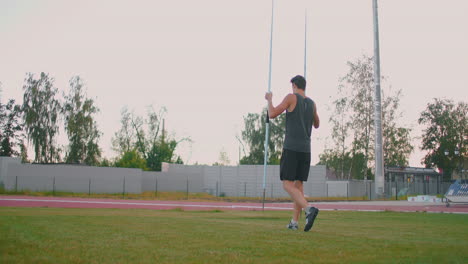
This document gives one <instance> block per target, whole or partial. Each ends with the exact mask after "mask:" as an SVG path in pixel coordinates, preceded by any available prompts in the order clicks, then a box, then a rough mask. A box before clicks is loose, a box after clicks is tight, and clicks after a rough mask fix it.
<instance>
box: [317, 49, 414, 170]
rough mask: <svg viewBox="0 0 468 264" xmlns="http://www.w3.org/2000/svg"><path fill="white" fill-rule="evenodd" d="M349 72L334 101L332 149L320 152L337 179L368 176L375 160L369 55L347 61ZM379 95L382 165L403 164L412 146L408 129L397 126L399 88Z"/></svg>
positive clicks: (323, 161)
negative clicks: (380, 98) (380, 103)
mask: <svg viewBox="0 0 468 264" xmlns="http://www.w3.org/2000/svg"><path fill="white" fill-rule="evenodd" d="M348 66H349V72H348V73H347V74H346V76H344V77H343V78H341V80H340V85H339V94H338V97H337V99H335V100H334V101H333V105H334V112H333V114H332V116H331V117H330V123H331V124H332V134H331V136H332V141H333V146H332V148H326V149H325V151H324V153H323V154H321V155H320V156H319V157H320V164H324V165H327V166H328V167H330V168H332V169H333V170H334V171H335V173H336V174H337V177H338V178H341V179H344V178H355V179H361V178H364V179H369V178H372V177H373V175H372V173H371V170H370V168H371V167H372V165H373V162H374V138H375V129H374V101H373V94H374V79H373V60H372V57H368V56H363V57H362V58H360V59H358V60H356V61H354V62H348ZM387 90H388V91H389V90H390V89H383V92H382V94H383V96H382V133H383V150H384V162H385V165H390V166H405V165H407V164H408V159H409V155H410V153H411V152H412V151H413V147H412V145H411V144H410V142H411V138H410V131H411V130H410V129H409V128H404V127H399V126H398V125H397V119H398V118H399V117H400V116H401V114H400V112H399V111H398V106H399V101H400V96H401V91H397V92H396V93H395V94H391V93H390V91H389V92H388V94H390V95H389V96H386V95H387Z"/></svg>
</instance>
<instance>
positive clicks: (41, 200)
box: [0, 198, 468, 214]
mask: <svg viewBox="0 0 468 264" xmlns="http://www.w3.org/2000/svg"><path fill="white" fill-rule="evenodd" d="M2 200H3V201H18V202H58V203H85V204H109V205H145V206H146V205H147V206H165V207H195V208H196V207H198V208H228V209H235V208H239V209H263V207H261V206H253V205H202V204H177V203H174V204H167V203H131V202H104V201H74V200H44V199H25V198H23V199H20V198H0V201H2ZM265 209H270V210H292V208H288V207H271V206H265ZM319 209H320V208H319ZM320 211H356V212H385V211H393V210H389V209H351V208H349V209H346V208H323V209H320ZM393 212H408V213H416V212H422V211H418V210H399V211H393ZM426 212H428V213H453V214H468V212H444V211H426Z"/></svg>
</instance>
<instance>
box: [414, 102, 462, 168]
mask: <svg viewBox="0 0 468 264" xmlns="http://www.w3.org/2000/svg"><path fill="white" fill-rule="evenodd" d="M418 123H419V124H421V125H426V128H425V129H424V130H423V136H422V147H421V149H422V150H427V151H428V153H427V154H426V156H425V157H424V159H423V161H422V163H423V164H425V165H426V167H437V168H441V169H443V170H444V175H446V176H447V175H451V173H452V171H453V170H454V169H455V168H456V167H457V164H460V162H463V159H464V158H466V157H467V156H468V155H467V154H468V153H467V146H468V104H467V103H466V102H459V103H458V104H457V105H455V103H454V102H453V101H452V100H446V99H434V101H433V102H432V103H429V104H428V105H427V107H426V109H425V110H424V111H423V112H421V116H420V117H419V119H418ZM455 149H458V150H459V152H460V155H459V156H455V155H454V150H455ZM446 150H448V151H449V155H448V156H446V155H445V153H444V152H445V151H446Z"/></svg>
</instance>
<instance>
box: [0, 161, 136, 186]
mask: <svg viewBox="0 0 468 264" xmlns="http://www.w3.org/2000/svg"><path fill="white" fill-rule="evenodd" d="M2 159H3V158H2ZM2 177H3V183H4V186H5V188H6V189H7V190H15V189H16V190H31V191H53V190H55V191H64V192H85V193H87V192H89V191H90V192H92V193H123V192H125V193H141V190H142V180H141V178H142V171H141V170H140V169H127V168H109V167H91V166H80V165H78V166H77V165H46V164H18V163H9V164H8V166H7V168H6V173H5V174H3V173H2Z"/></svg>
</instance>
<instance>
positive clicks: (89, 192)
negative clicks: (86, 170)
mask: <svg viewBox="0 0 468 264" xmlns="http://www.w3.org/2000/svg"><path fill="white" fill-rule="evenodd" d="M88 196H91V178H89V186H88Z"/></svg>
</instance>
